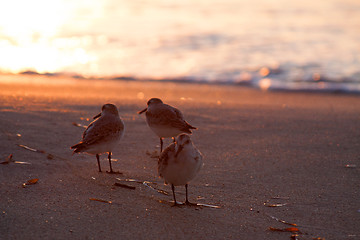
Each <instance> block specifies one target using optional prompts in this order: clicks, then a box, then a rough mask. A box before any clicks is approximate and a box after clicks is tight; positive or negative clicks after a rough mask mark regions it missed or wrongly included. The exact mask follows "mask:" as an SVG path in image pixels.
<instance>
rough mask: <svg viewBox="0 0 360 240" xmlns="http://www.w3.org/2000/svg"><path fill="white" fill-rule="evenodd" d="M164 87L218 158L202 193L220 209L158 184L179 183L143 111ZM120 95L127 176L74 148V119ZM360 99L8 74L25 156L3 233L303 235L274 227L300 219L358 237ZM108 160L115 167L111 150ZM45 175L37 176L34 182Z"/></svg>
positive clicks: (0, 206) (9, 183)
mask: <svg viewBox="0 0 360 240" xmlns="http://www.w3.org/2000/svg"><path fill="white" fill-rule="evenodd" d="M151 97H159V98H161V99H163V101H164V102H166V103H169V104H171V105H173V106H176V107H177V108H179V109H181V110H182V112H183V114H184V116H185V118H186V119H187V121H188V122H190V123H191V124H192V125H194V126H196V127H198V130H197V131H195V132H194V134H193V135H192V139H193V141H194V143H195V145H196V146H197V147H198V148H199V149H200V151H201V152H202V153H203V155H204V157H205V158H204V162H205V165H204V167H203V168H202V170H201V171H200V173H199V175H198V176H197V177H196V178H195V179H194V180H193V181H192V182H191V183H190V185H189V193H190V195H189V197H190V200H191V201H192V202H198V203H202V204H211V205H216V206H219V207H220V208H210V207H188V206H183V207H171V201H172V196H171V194H170V195H165V194H162V193H159V192H157V191H155V190H154V189H152V188H150V187H155V188H157V189H161V190H164V191H166V192H168V193H170V192H171V189H170V186H165V185H163V183H162V181H161V179H159V178H158V177H157V160H156V159H155V158H151V157H150V156H149V153H152V152H153V151H154V150H156V149H158V144H159V143H158V138H157V137H156V136H155V134H153V133H152V132H151V130H150V129H149V128H148V126H147V125H146V122H145V119H144V116H143V115H138V114H137V111H139V110H141V109H143V108H144V107H145V106H146V102H147V100H148V99H149V98H151ZM107 102H111V103H114V104H116V105H117V106H118V108H119V112H120V115H121V117H122V119H123V120H124V122H125V125H126V133H125V136H124V138H123V139H122V141H121V143H120V145H119V147H118V149H116V150H115V151H114V153H113V157H114V158H115V159H116V161H115V162H113V168H114V170H119V171H121V172H122V173H123V174H122V175H109V174H106V173H98V172H97V163H96V158H95V157H94V156H90V155H85V154H83V155H79V154H75V155H72V151H71V150H70V149H69V147H70V146H71V145H73V144H75V143H77V142H78V141H79V140H80V138H81V135H82V132H83V131H84V128H82V127H81V126H75V125H74V124H73V123H76V124H81V125H87V124H89V120H90V121H91V118H92V117H93V116H95V115H96V114H97V113H98V112H99V111H100V109H101V106H102V104H104V103H107ZM359 106H360V97H359V96H358V95H342V94H325V93H323V94H319V93H318V94H315V93H287V92H270V93H269V92H261V91H258V90H254V89H249V88H243V87H241V86H219V85H205V84H186V83H181V84H175V83H156V82H132V81H100V80H84V79H77V80H76V79H70V78H65V77H62V78H57V77H51V78H49V77H45V76H16V75H9V76H0V120H1V125H0V126H1V129H0V133H1V140H0V141H1V145H0V146H1V152H0V162H3V161H5V160H6V158H7V157H8V156H9V155H10V154H12V162H11V163H9V164H0V195H1V197H0V236H1V239H66V238H73V239H290V237H291V235H294V234H295V233H291V232H279V231H272V230H269V228H270V227H273V228H278V229H286V228H289V227H296V228H298V229H299V231H300V232H301V233H298V235H299V236H298V239H313V238H317V237H320V238H325V239H357V238H359V236H360V229H359V225H360V205H359V197H360V195H359V189H360V177H359V176H360V175H359V169H360V168H359V167H360V133H359V127H360V125H359V124H360V108H359ZM169 143H170V141H169V140H166V144H169ZM19 145H23V146H28V147H30V148H31V149H34V150H35V149H36V150H38V151H36V152H34V151H31V150H29V149H26V148H24V147H20V146H19ZM14 161H17V162H14ZM19 162H20V163H19ZM21 162H26V163H29V164H24V163H21ZM101 163H102V168H103V170H108V167H109V166H108V162H107V160H106V156H105V155H102V161H101ZM35 178H37V179H39V180H38V182H37V183H36V184H33V185H27V186H25V187H23V183H25V182H26V181H28V180H30V179H35ZM116 178H120V179H136V180H139V181H140V182H143V181H149V182H150V183H149V184H148V185H145V184H142V183H137V182H125V181H119V180H117V179H116ZM115 182H120V183H123V184H127V185H129V186H134V187H135V190H133V189H127V188H122V187H118V186H114V183H115ZM155 183H156V184H155ZM149 186H150V187H149ZM184 192H185V189H184V188H183V187H178V188H177V197H178V201H184V200H185V195H184ZM91 199H95V200H91ZM97 200H102V201H97ZM264 203H265V204H264ZM281 221H285V222H287V223H293V224H297V226H291V225H287V224H285V223H284V222H281Z"/></svg>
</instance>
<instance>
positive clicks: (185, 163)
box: [158, 134, 203, 205]
mask: <svg viewBox="0 0 360 240" xmlns="http://www.w3.org/2000/svg"><path fill="white" fill-rule="evenodd" d="M202 159H203V156H202V155H201V153H200V151H199V150H198V149H197V148H196V147H195V146H194V144H193V143H192V141H191V139H190V136H189V135H187V134H181V135H179V137H178V138H177V141H176V143H171V144H170V145H169V146H168V147H167V148H165V150H164V151H163V152H162V153H161V154H160V157H159V161H158V173H159V176H160V177H162V178H164V180H165V183H166V184H167V183H170V184H171V189H172V192H173V197H174V205H177V202H176V197H175V186H179V185H185V189H186V201H185V204H188V205H192V203H190V202H189V200H188V183H189V181H191V180H192V179H193V178H194V177H195V176H196V174H197V173H198V172H199V171H200V168H201V167H202V165H203V163H202ZM194 205H196V204H194Z"/></svg>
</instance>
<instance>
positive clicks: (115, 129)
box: [82, 118, 124, 145]
mask: <svg viewBox="0 0 360 240" xmlns="http://www.w3.org/2000/svg"><path fill="white" fill-rule="evenodd" d="M123 129H124V124H123V123H122V121H121V120H120V119H119V120H118V121H113V119H111V120H110V119H106V118H99V119H97V120H95V121H93V122H92V123H91V124H90V125H89V126H88V127H87V129H86V130H85V132H84V134H83V140H82V142H84V143H86V144H88V145H90V144H95V143H97V142H99V141H102V140H103V139H104V138H106V137H109V136H115V135H116V134H118V133H119V132H120V131H122V130H123Z"/></svg>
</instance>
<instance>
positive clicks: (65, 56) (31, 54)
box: [0, 0, 93, 73]
mask: <svg viewBox="0 0 360 240" xmlns="http://www.w3.org/2000/svg"><path fill="white" fill-rule="evenodd" d="M67 3H70V2H67V1H63V0H52V1H47V0H33V1H27V0H14V1H5V2H3V3H1V4H0V52H1V57H0V67H1V69H0V70H2V71H8V72H19V71H23V70H34V71H37V72H40V73H41V72H46V71H48V72H54V71H58V70H60V69H61V68H62V67H64V66H69V65H72V64H74V63H75V64H76V63H80V64H84V63H87V62H89V61H90V60H91V59H93V57H91V56H89V54H87V53H86V52H85V50H84V49H82V48H81V47H79V46H75V49H72V50H73V51H68V52H66V51H62V49H61V48H60V47H59V46H58V42H57V41H56V40H55V39H56V34H58V33H59V31H61V27H62V25H63V24H65V23H66V22H67V21H68V20H69V18H70V16H71V14H72V11H73V10H74V9H72V8H71V4H67ZM69 44H71V43H68V45H67V46H65V47H68V46H69Z"/></svg>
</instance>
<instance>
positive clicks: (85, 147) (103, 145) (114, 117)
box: [71, 103, 125, 173]
mask: <svg viewBox="0 0 360 240" xmlns="http://www.w3.org/2000/svg"><path fill="white" fill-rule="evenodd" d="M94 119H95V120H94V121H93V122H92V123H90V125H89V126H88V127H87V128H86V130H85V131H84V133H83V136H82V140H81V141H80V142H79V143H78V144H75V145H74V146H72V147H71V149H74V153H81V152H86V153H89V154H96V159H97V163H98V167H99V172H101V166H100V157H99V154H101V153H108V159H109V164H110V171H106V172H107V173H119V172H114V171H113V169H112V167H111V152H112V150H113V149H114V147H116V146H117V144H118V143H119V141H120V139H121V138H122V136H123V135H124V131H125V126H124V122H123V121H122V120H121V118H120V117H119V112H118V110H117V108H116V106H115V105H113V104H110V103H108V104H105V105H103V106H102V109H101V113H99V114H98V115H96V116H95V117H94Z"/></svg>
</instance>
